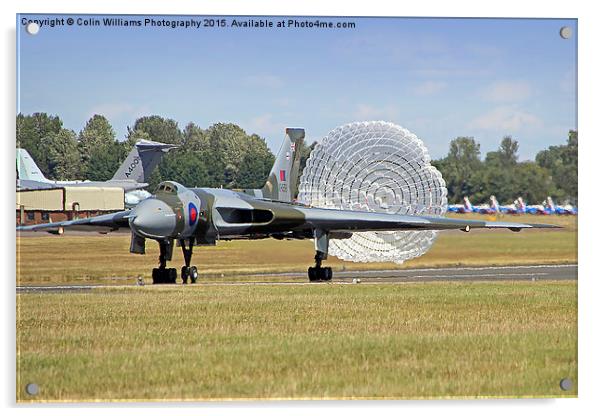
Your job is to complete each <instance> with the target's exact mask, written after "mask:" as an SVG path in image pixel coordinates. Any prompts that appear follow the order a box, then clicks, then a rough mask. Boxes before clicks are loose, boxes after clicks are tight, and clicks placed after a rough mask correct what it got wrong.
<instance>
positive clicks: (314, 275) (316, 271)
mask: <svg viewBox="0 0 602 416" xmlns="http://www.w3.org/2000/svg"><path fill="white" fill-rule="evenodd" d="M325 258H326V256H325V255H324V253H322V252H320V251H316V257H315V259H316V267H310V268H309V269H307V276H309V281H310V282H321V281H322V282H327V281H329V280H332V268H330V267H322V260H324V259H325Z"/></svg>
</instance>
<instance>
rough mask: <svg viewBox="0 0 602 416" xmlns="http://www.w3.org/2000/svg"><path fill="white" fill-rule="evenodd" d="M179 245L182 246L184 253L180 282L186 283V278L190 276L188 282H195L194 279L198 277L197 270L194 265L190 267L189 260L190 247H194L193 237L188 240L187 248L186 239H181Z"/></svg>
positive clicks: (190, 254) (190, 255)
mask: <svg viewBox="0 0 602 416" xmlns="http://www.w3.org/2000/svg"><path fill="white" fill-rule="evenodd" d="M180 245H181V246H182V253H183V254H184V263H185V265H184V266H182V283H184V284H186V283H188V278H190V283H196V280H197V279H198V278H199V271H198V270H197V268H196V266H192V267H190V260H192V247H194V239H193V238H191V239H190V240H188V248H186V240H181V241H180Z"/></svg>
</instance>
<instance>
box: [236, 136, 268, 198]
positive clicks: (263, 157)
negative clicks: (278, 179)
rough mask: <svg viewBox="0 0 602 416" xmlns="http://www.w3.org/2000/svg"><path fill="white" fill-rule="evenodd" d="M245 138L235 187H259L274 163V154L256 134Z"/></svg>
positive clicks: (263, 182)
mask: <svg viewBox="0 0 602 416" xmlns="http://www.w3.org/2000/svg"><path fill="white" fill-rule="evenodd" d="M245 140H246V143H245V144H246V146H247V151H246V152H245V153H244V155H243V158H242V160H241V162H240V166H239V169H238V176H237V178H236V182H235V187H236V188H255V189H257V188H261V187H262V186H263V185H264V184H265V182H266V181H267V178H268V175H269V174H270V170H271V169H272V166H273V165H274V155H273V154H272V152H271V151H270V149H269V148H268V146H267V144H266V142H265V140H263V139H262V138H261V137H259V136H258V135H256V134H253V135H251V136H248V138H247V139H245Z"/></svg>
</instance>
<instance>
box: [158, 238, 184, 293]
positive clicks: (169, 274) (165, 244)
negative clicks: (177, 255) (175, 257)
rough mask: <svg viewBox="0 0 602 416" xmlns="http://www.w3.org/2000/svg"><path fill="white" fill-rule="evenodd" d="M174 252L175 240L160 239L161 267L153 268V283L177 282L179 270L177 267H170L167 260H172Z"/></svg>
mask: <svg viewBox="0 0 602 416" xmlns="http://www.w3.org/2000/svg"><path fill="white" fill-rule="evenodd" d="M172 253H173V241H171V240H163V241H159V267H158V268H154V269H153V284H155V285H157V284H169V283H172V284H173V283H176V279H177V277H178V272H177V271H176V269H168V268H167V267H166V266H167V261H168V260H171V256H172Z"/></svg>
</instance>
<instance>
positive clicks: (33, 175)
mask: <svg viewBox="0 0 602 416" xmlns="http://www.w3.org/2000/svg"><path fill="white" fill-rule="evenodd" d="M17 175H18V177H19V179H21V180H28V181H37V182H50V181H49V180H48V179H46V177H45V176H44V174H43V173H42V171H41V170H40V168H39V167H38V165H36V162H35V161H34V160H33V158H32V157H31V155H30V154H29V152H28V151H27V150H25V149H17Z"/></svg>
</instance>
